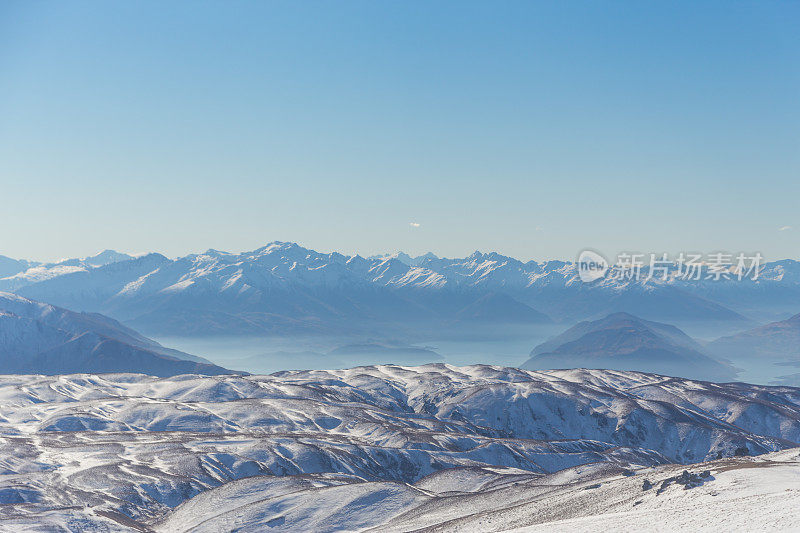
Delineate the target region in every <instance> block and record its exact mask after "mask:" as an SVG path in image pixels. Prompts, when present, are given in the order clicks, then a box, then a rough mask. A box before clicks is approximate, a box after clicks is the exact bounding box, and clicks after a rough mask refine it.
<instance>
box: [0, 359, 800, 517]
mask: <svg viewBox="0 0 800 533" xmlns="http://www.w3.org/2000/svg"><path fill="white" fill-rule="evenodd" d="M798 442H800V389H796V388H791V387H765V386H755V385H746V384H725V385H719V384H714V383H707V382H699V381H690V380H685V379H675V378H668V377H663V376H658V375H653V374H641V373H635V372H617V371H588V370H570V371H548V372H526V371H522V370H518V369H511V368H500V367H488V366H472V367H451V366H447V365H441V364H436V365H426V366H421V367H397V366H378V367H360V368H353V369H349V370H337V371H304V372H299V371H298V372H282V373H278V374H275V375H272V376H206V377H203V376H196V375H187V376H175V377H171V378H154V377H148V376H143V375H136V374H117V375H113V374H108V375H104V376H94V375H86V374H84V375H70V376H52V377H47V376H4V377H2V378H0V449H1V450H2V453H0V467H1V470H0V501H2V503H3V505H0V528H3V529H25V528H27V529H34V530H35V529H37V528H38V529H40V530H52V529H55V528H58V527H60V528H64V529H69V528H72V529H73V530H74V529H79V530H86V529H91V528H101V529H102V528H110V529H112V530H139V531H142V530H148V529H155V530H158V531H188V530H192V531H220V530H223V531H228V530H240V531H264V530H269V531H273V530H277V531H298V530H314V531H335V530H341V529H351V530H352V529H367V528H374V529H375V530H376V531H391V530H398V531H399V530H409V529H415V528H423V527H433V526H437V527H438V528H439V529H440V530H444V531H454V530H459V531H495V530H503V529H508V528H510V527H522V526H531V525H535V524H546V523H550V522H552V521H556V520H573V519H578V518H581V517H585V516H595V515H600V514H602V513H604V512H611V511H624V512H633V514H632V515H631V516H632V517H633V518H632V520H636V519H637V516H639V518H638V519H639V520H641V521H644V520H648V519H651V517H652V514H653V513H654V512H658V511H659V509H661V510H663V509H666V510H667V511H669V512H673V511H674V509H676V508H677V507H678V506H679V505H682V504H685V501H684V499H683V497H682V496H681V495H682V494H684V493H685V491H684V489H683V487H684V486H686V485H687V484H697V485H698V488H695V489H691V490H696V491H697V492H696V493H692V495H694V494H698V495H702V498H701V499H700V500H699V502H700V504H702V505H709V504H708V501H709V500H710V498H711V496H710V492H709V491H714V492H716V493H717V494H720V495H721V496H722V497H721V498H720V501H727V500H728V499H731V502H732V501H733V500H732V498H734V497H737V496H742V497H745V496H746V497H750V498H754V499H755V501H754V502H753V503H754V504H756V503H758V497H757V496H758V495H759V494H764V495H765V496H764V497H769V496H770V495H772V494H778V495H780V496H783V499H782V500H781V501H780V502H779V503H774V504H772V507H770V509H772V511H773V517H777V518H781V517H783V518H785V517H786V514H785V513H784V514H781V513H780V512H778V511H780V509H778V508H779V507H780V505H784V506H788V505H796V502H797V499H796V498H797V494H796V492H794V493H786V491H785V490H784V489H785V488H786V487H787V483H789V482H790V481H791V482H794V481H795V480H796V479H797V477H796V476H797V465H796V455H797V452H796V451H791V452H790V451H788V450H787V451H786V452H782V453H783V455H772V456H765V459H760V458H759V459H753V458H750V457H746V458H739V457H737V456H739V455H754V454H761V453H766V452H774V451H779V450H784V449H788V448H791V447H793V446H797V445H798ZM717 457H720V458H721V462H716V463H714V464H713V465H710V466H703V467H697V468H696V467H684V466H681V467H677V468H676V467H674V466H668V465H669V464H670V463H676V462H677V463H683V464H690V463H694V462H698V461H704V460H707V459H713V458H717ZM793 461H794V462H793ZM777 463H780V464H777ZM748 465H750V466H757V467H762V466H763V467H764V468H763V469H762V470H761V471H759V472H756V470H758V469H757V468H749V469H748V468H747V466H748ZM773 465H776V466H773ZM767 467H769V468H767ZM684 468H688V469H689V470H691V471H692V472H697V480H695V478H694V477H692V476H689V477H687V478H686V479H683V478H681V479H675V477H676V476H677V475H679V474H680V472H681V471H682V470H683V469H684ZM706 469H709V470H710V473H709V475H707V476H701V475H700V473H701V471H702V470H706ZM742 476H744V477H742ZM645 479H646V480H648V482H649V483H651V484H652V485H653V486H652V488H648V489H643V485H644V480H645ZM768 481H769V483H773V482H774V484H772V485H769V484H768ZM788 486H789V487H791V485H788ZM794 486H796V485H794ZM662 489H663V490H662ZM698 489H699V490H698ZM739 489H744V492H742V493H737V492H736V491H737V490H739ZM742 501H745V502H747V501H750V500H747V499H745V500H742ZM771 501H773V502H774V501H775V500H771ZM726 505H727V504H726ZM765 508H766V507H765ZM740 512H741V513H744V512H746V511H745V510H744V509H742V510H741V511H740ZM636 513H640V514H639V515H637V514H636ZM774 513H777V514H774ZM674 514H675V519H676V520H677V519H679V518H680V517H679V516H677V513H674ZM762 514H763V513H762ZM615 516H616V515H610V516H609V517H608V519H609V520H614V519H615ZM740 518H741V517H740ZM762 518H763V516H762ZM632 523H635V522H628V524H629V525H630V524H632ZM641 523H644V522H641Z"/></svg>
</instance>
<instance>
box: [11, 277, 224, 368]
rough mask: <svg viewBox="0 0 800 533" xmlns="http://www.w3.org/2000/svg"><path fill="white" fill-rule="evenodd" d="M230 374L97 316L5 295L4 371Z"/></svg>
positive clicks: (202, 360) (111, 320)
mask: <svg viewBox="0 0 800 533" xmlns="http://www.w3.org/2000/svg"><path fill="white" fill-rule="evenodd" d="M130 371H140V372H148V373H152V374H154V375H162V376H163V375H174V374H183V373H187V372H199V373H211V374H220V373H228V372H229V371H228V370H226V369H224V368H221V367H218V366H216V365H213V364H211V363H210V362H209V361H206V360H205V359H202V358H200V357H197V356H193V355H190V354H187V353H184V352H180V351H178V350H173V349H170V348H166V347H164V346H161V345H160V344H158V343H157V342H155V341H153V340H151V339H148V338H146V337H143V336H142V335H140V334H139V333H137V332H135V331H133V330H132V329H130V328H127V327H125V326H123V325H122V324H120V323H119V322H117V321H115V320H113V319H110V318H107V317H104V316H102V315H98V314H96V313H74V312H72V311H68V310H66V309H61V308H58V307H54V306H52V305H49V304H42V303H39V302H34V301H32V300H28V299H26V298H22V297H21V296H17V295H15V294H10V293H0V372H2V373H41V374H58V373H75V372H130Z"/></svg>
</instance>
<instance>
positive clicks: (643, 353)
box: [522, 313, 736, 381]
mask: <svg viewBox="0 0 800 533" xmlns="http://www.w3.org/2000/svg"><path fill="white" fill-rule="evenodd" d="M522 367H523V368H527V369H529V370H538V369H547V368H573V367H578V368H580V367H584V368H611V369H616V370H638V371H643V372H658V373H662V374H668V375H679V376H686V377H692V378H696V379H711V380H720V381H727V380H732V379H734V378H735V377H736V369H735V368H733V367H732V366H731V365H730V364H728V363H725V362H721V361H717V360H715V359H713V358H712V357H710V356H709V355H707V354H706V353H705V352H704V350H703V348H702V347H701V346H700V345H699V344H698V343H697V342H695V341H694V340H693V339H692V338H691V337H689V336H688V335H686V334H685V333H683V332H682V331H681V330H679V329H678V328H676V327H674V326H670V325H668V324H660V323H658V322H651V321H648V320H642V319H640V318H638V317H635V316H633V315H631V314H629V313H614V314H611V315H608V316H607V317H604V318H602V319H600V320H594V321H591V322H589V321H586V322H580V323H579V324H577V325H575V326H573V327H571V328H569V329H568V330H567V331H565V332H564V333H562V334H561V335H558V336H556V337H554V338H553V339H550V340H549V341H547V342H545V343H543V344H540V345H539V346H537V347H536V348H534V349H533V351H532V352H531V358H530V359H529V360H528V361H526V362H525V363H524V364H523V365H522Z"/></svg>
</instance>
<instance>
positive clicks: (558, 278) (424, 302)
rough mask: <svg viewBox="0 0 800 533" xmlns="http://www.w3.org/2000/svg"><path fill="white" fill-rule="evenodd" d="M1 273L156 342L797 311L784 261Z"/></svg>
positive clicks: (394, 258) (368, 261) (294, 262)
mask: <svg viewBox="0 0 800 533" xmlns="http://www.w3.org/2000/svg"><path fill="white" fill-rule="evenodd" d="M0 264H2V265H3V270H2V272H3V274H7V275H6V276H5V277H3V278H2V279H0V290H9V291H14V292H17V293H18V294H21V295H23V296H26V297H29V298H32V299H35V300H39V301H44V302H48V303H52V304H55V305H59V306H63V307H67V308H70V309H75V310H81V311H96V312H102V313H105V314H108V315H110V316H113V317H114V318H117V319H119V320H122V321H125V322H126V323H129V324H131V325H133V326H134V327H137V329H140V330H142V331H145V332H148V333H158V334H214V333H253V334H269V333H281V334H286V333H297V332H316V333H325V332H332V331H335V332H353V333H365V332H370V333H372V332H375V331H376V330H381V329H386V328H398V327H407V328H410V327H413V328H414V329H416V330H420V329H424V328H428V329H430V330H436V331H448V330H452V331H465V330H469V331H475V329H476V328H479V327H480V326H481V325H486V326H496V325H497V324H498V323H503V324H512V325H514V324H517V325H520V324H521V325H531V324H543V323H549V322H552V321H555V322H563V323H573V322H575V321H577V320H582V319H586V318H591V317H596V316H602V315H605V314H608V313H611V312H614V311H627V312H630V313H633V314H635V315H637V316H640V317H642V318H645V319H649V320H658V321H664V322H669V323H673V324H677V325H680V326H682V327H687V324H688V325H689V327H691V326H692V325H693V324H698V323H706V324H719V325H722V328H723V329H722V331H723V332H727V333H733V332H737V331H741V330H743V329H746V328H747V327H753V326H755V325H756V321H761V322H764V321H768V320H771V319H775V318H781V319H782V318H786V317H788V316H790V315H792V314H795V313H796V312H797V307H798V304H797V302H800V262H797V261H794V260H784V261H779V262H774V263H768V264H767V265H766V266H765V267H764V270H763V272H762V274H761V277H760V279H759V280H757V281H750V280H745V281H736V280H732V281H710V280H708V281H707V280H701V281H697V282H689V281H684V280H681V279H679V278H677V277H675V276H671V277H669V278H668V279H667V280H665V281H662V280H660V279H649V280H646V281H645V280H643V281H630V280H627V281H622V280H609V279H602V280H598V281H597V282H593V283H583V282H581V281H580V279H579V277H578V275H577V272H576V267H575V264H574V263H571V262H564V261H546V262H536V261H527V262H522V261H519V260H517V259H514V258H511V257H507V256H504V255H501V254H498V253H494V252H493V253H480V252H475V253H474V254H472V255H470V256H468V257H465V258H460V259H445V258H439V257H436V256H435V255H433V254H425V255H423V256H420V257H410V256H408V255H406V254H402V253H400V254H395V255H391V256H379V257H370V258H364V257H361V256H358V255H356V256H346V255H342V254H339V253H336V252H333V253H319V252H315V251H313V250H309V249H306V248H303V247H301V246H299V245H297V244H294V243H286V242H273V243H271V244H269V245H267V246H264V247H262V248H259V249H257V250H254V251H251V252H244V253H228V252H220V251H217V250H208V251H207V252H205V253H201V254H193V255H188V256H186V257H181V258H177V259H168V258H166V257H164V256H163V255H160V254H147V255H141V256H137V257H132V256H127V255H125V254H117V253H116V252H111V251H106V252H103V253H102V254H99V255H98V256H95V257H94V258H87V259H83V260H70V261H65V262H61V263H57V264H50V265H31V264H29V263H28V262H25V261H21V262H20V261H17V262H14V261H13V260H4V261H3V262H1V263H0ZM14 265H16V266H14ZM15 269H17V270H19V271H18V272H15V273H11V272H12V271H13V270H15ZM690 333H692V332H691V331H690Z"/></svg>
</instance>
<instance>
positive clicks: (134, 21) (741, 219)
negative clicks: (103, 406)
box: [0, 1, 800, 260]
mask: <svg viewBox="0 0 800 533" xmlns="http://www.w3.org/2000/svg"><path fill="white" fill-rule="evenodd" d="M799 193H800V3H797V2H772V1H758V2H755V1H754V2H730V1H725V2H711V1H709V2H639V1H636V2H633V1H631V2H614V1H595V2H585V3H584V2H555V1H554V2H528V1H526V2H489V1H487V2H480V3H473V2H442V1H437V2H421V1H419V2H413V1H412V2H406V1H402V2H401V1H397V2H389V1H377V2H376V1H365V2H327V1H326V2H297V1H292V2H277V1H267V2H195V1H193V2H183V3H182V2H144V1H135V2H133V1H132V2H98V1H92V2H78V1H71V2H55V1H52V2H36V1H22V2H13V1H4V2H2V3H0V228H2V229H1V230H0V235H2V239H0V254H4V255H9V256H12V257H26V258H32V259H39V260H50V259H55V258H59V257H65V256H81V255H88V254H91V253H94V252H96V251H99V250H101V249H103V248H115V249H118V250H122V251H130V252H143V251H151V250H152V251H159V252H162V253H164V254H166V255H169V256H176V255H183V254H186V253H189V252H197V251H203V250H205V249H207V248H218V249H224V250H230V251H241V250H248V249H253V248H256V247H258V246H260V245H262V244H264V243H266V242H268V241H272V240H292V241H297V242H299V243H301V244H303V245H306V246H308V247H312V248H315V249H318V250H320V251H330V250H339V251H342V252H344V253H355V252H359V253H361V254H371V253H376V252H383V251H395V250H398V249H402V250H406V251H408V252H410V253H421V252H424V251H427V250H432V251H434V252H436V253H438V254H440V255H445V256H460V255H466V254H468V253H470V252H471V251H473V250H475V249H481V250H484V251H488V250H497V251H500V252H502V253H506V254H510V255H514V256H517V257H520V258H524V259H527V258H536V259H543V258H549V257H560V258H573V257H575V255H576V254H577V252H578V251H579V250H580V249H582V248H584V247H591V248H595V249H598V250H601V251H604V252H606V253H607V254H609V255H611V254H613V253H616V252H617V251H619V250H638V251H644V252H651V251H652V252H661V251H669V252H678V251H681V250H697V251H703V252H712V251H716V250H728V251H761V252H762V253H764V254H765V255H766V256H767V257H768V258H769V259H775V258H778V257H794V258H798V257H800V239H799V237H800V209H798V203H799V202H800V196H799Z"/></svg>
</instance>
